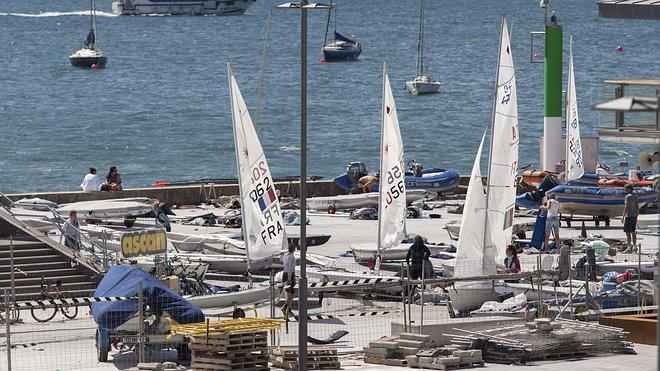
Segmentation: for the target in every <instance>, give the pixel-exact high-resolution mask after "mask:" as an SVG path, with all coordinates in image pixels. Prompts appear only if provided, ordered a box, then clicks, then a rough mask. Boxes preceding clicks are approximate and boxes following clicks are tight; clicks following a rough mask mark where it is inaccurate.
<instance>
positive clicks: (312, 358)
mask: <svg viewBox="0 0 660 371" xmlns="http://www.w3.org/2000/svg"><path fill="white" fill-rule="evenodd" d="M270 361H271V363H272V364H273V367H279V368H283V369H287V370H293V369H298V347H275V348H272V349H271V350H270ZM307 368H308V369H309V370H326V369H330V370H336V369H339V368H341V364H340V363H339V357H338V356H337V349H335V348H329V347H309V348H307Z"/></svg>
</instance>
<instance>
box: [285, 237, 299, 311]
mask: <svg viewBox="0 0 660 371" xmlns="http://www.w3.org/2000/svg"><path fill="white" fill-rule="evenodd" d="M295 251H296V245H295V244H293V243H289V253H288V254H286V255H284V256H283V257H282V263H283V264H284V271H283V272H282V282H283V283H284V284H285V286H284V290H285V291H286V301H285V302H284V306H283V307H282V312H284V315H285V316H287V317H288V316H289V313H290V312H291V306H292V305H293V291H294V287H296V256H295V255H294V252H295ZM287 286H288V287H287Z"/></svg>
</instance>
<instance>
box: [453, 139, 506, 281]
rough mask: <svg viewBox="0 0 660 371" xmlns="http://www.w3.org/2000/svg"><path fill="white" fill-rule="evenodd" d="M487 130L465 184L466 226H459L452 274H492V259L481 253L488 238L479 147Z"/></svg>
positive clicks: (469, 275)
mask: <svg viewBox="0 0 660 371" xmlns="http://www.w3.org/2000/svg"><path fill="white" fill-rule="evenodd" d="M485 137H486V133H484V136H483V137H482V138H481V144H479V150H478V151H477V156H476V157H475V159H474V165H473V166H472V173H471V174H470V183H469V184H468V189H467V193H466V195H465V204H464V206H463V215H462V216H461V225H462V226H469V228H461V233H460V235H459V237H458V247H457V248H456V259H455V265H454V274H453V276H454V277H459V278H461V277H471V276H480V275H489V274H495V273H497V271H496V266H495V260H494V259H492V257H489V256H488V257H487V256H485V255H484V249H483V246H484V240H485V239H487V238H488V234H487V233H486V189H485V188H484V185H483V183H482V181H481V167H480V166H479V162H480V161H481V149H482V148H483V145H484V138H485Z"/></svg>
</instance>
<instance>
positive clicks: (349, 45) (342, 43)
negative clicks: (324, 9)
mask: <svg viewBox="0 0 660 371" xmlns="http://www.w3.org/2000/svg"><path fill="white" fill-rule="evenodd" d="M331 5H332V2H331ZM333 9H334V7H333V6H331V7H330V9H329V10H328V21H327V23H326V25H325V38H324V39H323V58H324V60H325V61H326V62H342V61H355V60H357V59H358V57H359V56H360V54H361V53H362V44H360V42H358V41H356V40H353V39H350V38H348V37H346V36H344V35H342V34H340V33H339V32H337V11H336V10H335V30H334V37H335V39H334V40H333V41H331V42H329V43H328V42H327V41H328V29H329V28H330V16H331V15H332V10H333Z"/></svg>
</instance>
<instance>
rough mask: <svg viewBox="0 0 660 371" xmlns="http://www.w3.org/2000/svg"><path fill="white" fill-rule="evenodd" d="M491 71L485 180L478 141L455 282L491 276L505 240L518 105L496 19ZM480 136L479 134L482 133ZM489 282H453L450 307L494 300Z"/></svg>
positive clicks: (505, 38)
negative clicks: (497, 46) (494, 60)
mask: <svg viewBox="0 0 660 371" xmlns="http://www.w3.org/2000/svg"><path fill="white" fill-rule="evenodd" d="M500 32H501V33H500V49H499V58H498V68H497V79H496V81H497V87H496V94H495V100H494V102H493V118H492V125H491V138H490V154H489V164H488V182H487V185H486V187H485V188H484V186H483V184H482V181H481V169H480V166H479V161H480V157H481V149H482V146H483V142H484V139H483V138H482V141H481V144H480V145H479V150H478V151H477V157H476V158H475V161H474V166H473V168H472V174H471V176H470V183H469V185H468V191H467V195H466V198H465V206H464V209H463V216H462V219H461V225H465V226H467V225H469V226H470V228H469V229H467V228H466V229H463V230H461V233H460V236H459V240H458V247H457V256H456V259H455V262H454V269H453V276H454V277H458V278H464V277H475V276H488V275H494V274H496V273H497V264H496V262H497V261H502V259H503V257H504V251H505V249H506V246H507V245H508V244H509V242H510V240H511V231H512V227H513V211H514V206H515V196H516V188H515V178H516V173H517V169H518V142H519V131H518V104H517V97H516V77H515V70H514V67H513V58H512V55H511V46H510V40H509V31H508V28H507V24H506V19H504V18H502V28H501V31H500ZM484 137H485V134H484ZM496 296H497V295H496V293H495V291H494V283H493V282H492V281H484V282H457V283H456V284H455V289H451V290H450V298H451V301H452V306H453V307H454V309H457V310H466V309H470V308H475V307H479V306H480V305H481V304H482V303H483V302H485V301H487V300H493V299H495V298H496Z"/></svg>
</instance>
